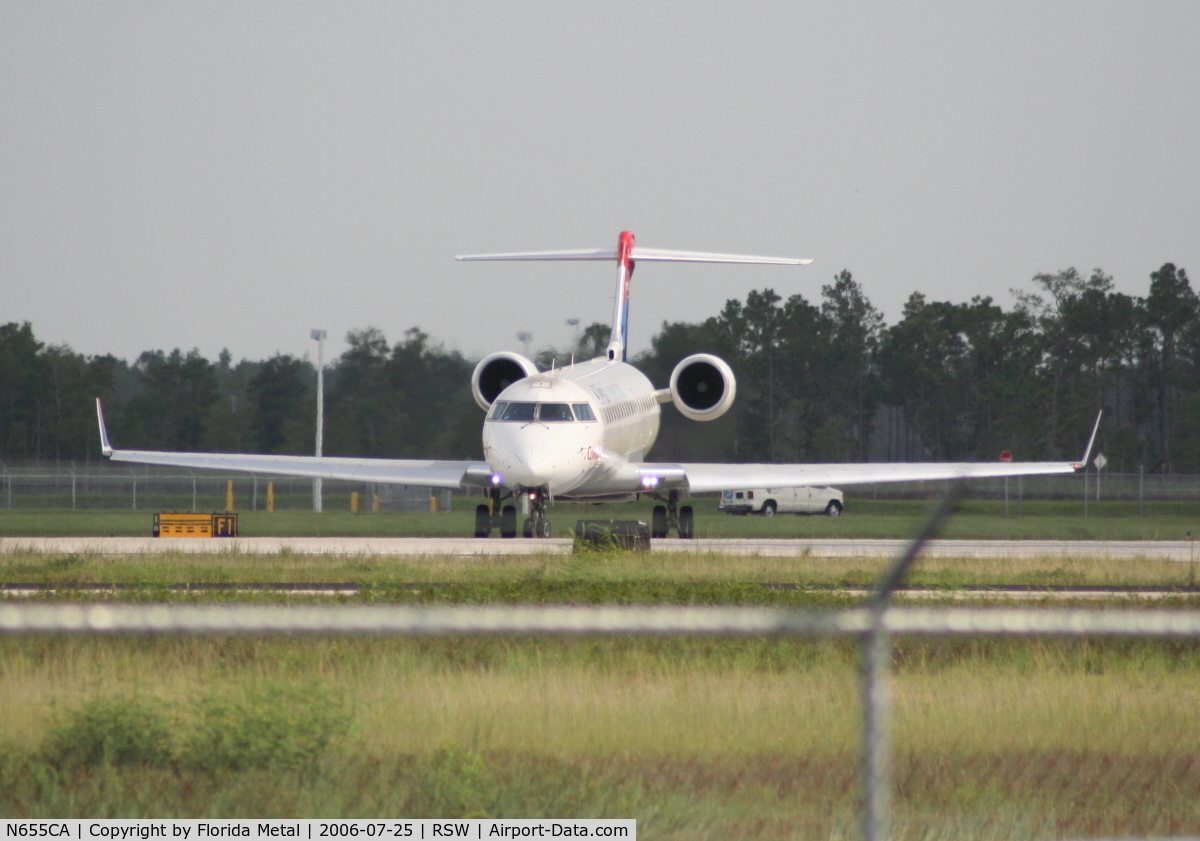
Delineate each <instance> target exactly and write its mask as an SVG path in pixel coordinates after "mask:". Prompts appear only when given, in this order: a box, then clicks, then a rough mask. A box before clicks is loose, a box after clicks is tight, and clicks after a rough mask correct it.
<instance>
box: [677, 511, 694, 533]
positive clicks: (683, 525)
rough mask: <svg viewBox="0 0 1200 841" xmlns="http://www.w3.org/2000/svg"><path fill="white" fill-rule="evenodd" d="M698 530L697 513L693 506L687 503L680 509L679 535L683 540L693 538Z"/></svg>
mask: <svg viewBox="0 0 1200 841" xmlns="http://www.w3.org/2000/svg"><path fill="white" fill-rule="evenodd" d="M695 532H696V515H695V513H693V511H692V506H690V505H685V506H683V507H682V508H680V509H679V536H680V537H681V538H682V539H683V540H691V539H692V535H693V534H695Z"/></svg>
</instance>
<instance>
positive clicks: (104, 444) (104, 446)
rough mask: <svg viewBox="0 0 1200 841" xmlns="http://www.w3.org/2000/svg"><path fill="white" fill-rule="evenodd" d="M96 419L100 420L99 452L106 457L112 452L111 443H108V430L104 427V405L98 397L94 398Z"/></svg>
mask: <svg viewBox="0 0 1200 841" xmlns="http://www.w3.org/2000/svg"><path fill="white" fill-rule="evenodd" d="M96 419H97V420H98V421H100V452H101V453H103V454H104V456H105V457H106V458H107V457H108V456H111V455H112V454H113V448H112V444H110V443H108V430H107V429H105V428H104V407H103V406H102V405H100V398H99V397H97V398H96Z"/></svg>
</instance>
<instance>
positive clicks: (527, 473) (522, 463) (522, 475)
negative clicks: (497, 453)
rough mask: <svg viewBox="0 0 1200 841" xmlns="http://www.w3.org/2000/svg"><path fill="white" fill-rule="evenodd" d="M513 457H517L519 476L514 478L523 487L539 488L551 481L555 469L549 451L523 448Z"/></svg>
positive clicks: (539, 448) (537, 448) (538, 448)
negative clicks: (551, 471) (552, 469)
mask: <svg viewBox="0 0 1200 841" xmlns="http://www.w3.org/2000/svg"><path fill="white" fill-rule="evenodd" d="M513 455H514V456H515V457H516V461H517V474H518V475H517V476H515V477H514V478H515V479H516V480H517V481H518V482H520V483H521V484H522V485H527V486H529V487H537V486H539V485H544V484H546V482H547V481H549V479H550V475H549V474H550V470H551V468H553V467H554V460H553V459H552V458H551V457H550V451H549V450H546V449H543V448H541V447H521V448H520V449H519V450H517V451H516V452H515V453H513Z"/></svg>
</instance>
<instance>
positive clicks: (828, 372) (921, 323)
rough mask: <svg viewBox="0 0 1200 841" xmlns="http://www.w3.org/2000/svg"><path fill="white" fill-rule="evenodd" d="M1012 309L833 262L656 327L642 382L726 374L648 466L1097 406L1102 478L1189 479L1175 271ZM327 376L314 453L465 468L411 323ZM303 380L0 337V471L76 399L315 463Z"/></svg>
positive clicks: (246, 365) (1186, 307) (825, 455)
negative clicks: (715, 407)
mask: <svg viewBox="0 0 1200 841" xmlns="http://www.w3.org/2000/svg"><path fill="white" fill-rule="evenodd" d="M1032 285H1033V288H1034V291H1032V292H1029V291H1017V290H1014V293H1015V295H1016V303H1015V305H1013V306H1012V307H1011V308H1010V309H1007V310H1006V309H1005V308H1003V307H1001V306H1000V305H998V304H996V303H995V302H994V301H993V300H992V299H991V298H983V297H975V298H972V299H971V300H970V301H969V302H967V303H953V302H947V301H930V300H927V299H926V297H925V296H924V295H922V294H921V293H913V294H912V295H911V296H910V297H909V299H908V301H907V302H906V304H905V306H904V310H903V312H902V313H901V317H900V319H899V321H897V322H896V323H895V324H892V325H888V324H886V323H885V321H884V319H883V317H882V316H881V314H880V313H879V311H878V310H877V309H876V308H875V307H874V306H873V305H872V304H871V302H870V301H869V300H868V299H867V297H866V295H865V294H864V293H863V290H862V287H861V285H860V284H859V283H858V282H857V281H856V280H854V278H853V277H852V275H851V274H850V272H848V271H843V272H841V273H840V274H838V275H837V276H835V277H834V278H833V280H832V282H831V283H829V284H828V285H825V286H823V287H822V289H821V294H820V298H819V299H818V300H816V301H809V300H807V299H806V298H805V297H804V296H802V295H793V296H791V297H789V298H787V299H784V298H782V297H780V296H779V295H777V294H776V293H775V292H774V291H773V290H771V289H763V290H755V291H752V292H750V293H749V294H748V295H747V296H746V298H745V300H744V301H742V300H736V299H734V300H729V301H727V302H726V304H725V306H724V308H723V309H722V310H721V312H720V313H718V314H717V315H714V316H712V317H711V318H708V319H706V320H705V321H703V322H700V323H684V322H663V324H662V327H661V329H660V330H659V332H658V333H657V335H655V336H654V338H653V339H652V342H651V348H650V350H648V351H647V352H645V353H643V354H641V355H639V356H638V357H637V358H636V359H635V360H634V364H636V365H637V366H638V367H640V368H641V369H642V370H643V371H644V372H645V373H646V374H647V375H648V376H649V377H650V378H651V380H652V381H653V382H654V383H655V384H656V385H658V386H660V387H661V386H665V385H666V384H667V382H668V379H669V377H670V373H671V369H672V368H673V367H674V366H675V364H676V363H677V362H678V361H679V360H680V359H682V358H683V357H685V356H687V355H689V354H691V353H696V352H700V351H707V352H712V353H715V354H717V355H719V356H721V357H723V358H724V359H726V360H727V361H728V362H729V363H730V365H731V367H732V368H733V369H734V371H735V373H736V375H737V379H738V384H737V389H738V397H737V400H736V402H735V404H734V408H733V409H732V410H731V411H730V412H729V414H728V415H726V416H725V417H724V418H721V419H720V420H717V421H714V422H711V423H695V422H691V421H687V420H685V419H684V418H682V416H680V415H679V414H678V413H677V412H675V411H674V409H672V408H669V407H664V412H663V431H662V433H661V434H660V436H659V442H658V444H657V445H656V447H655V450H654V452H653V457H654V458H655V459H659V460H688V461H698V460H704V461H768V462H793V461H898V460H904V461H923V460H959V459H961V460H993V459H995V458H997V456H998V455H999V453H1000V452H1001V451H1004V450H1007V451H1010V452H1012V453H1013V454H1014V455H1015V457H1016V458H1018V459H1021V460H1036V459H1069V458H1073V457H1076V456H1077V455H1078V454H1079V451H1080V449H1081V447H1082V446H1083V443H1084V439H1085V438H1086V435H1087V433H1088V432H1089V431H1090V429H1091V424H1092V422H1093V420H1094V418H1095V415H1096V413H1097V411H1099V410H1100V409H1104V410H1105V418H1104V422H1103V424H1102V427H1101V436H1100V441H1101V444H1102V446H1103V449H1104V452H1105V454H1106V456H1107V457H1108V459H1109V462H1110V464H1111V467H1110V469H1112V470H1119V471H1134V470H1137V469H1138V467H1139V466H1142V467H1144V468H1145V469H1146V470H1147V471H1148V472H1157V473H1196V472H1200V299H1198V298H1197V295H1196V292H1195V291H1194V290H1193V289H1192V287H1191V284H1190V282H1189V280H1188V278H1187V274H1186V273H1185V271H1184V270H1183V269H1179V268H1176V267H1175V266H1174V265H1172V264H1170V263H1168V264H1165V265H1164V266H1162V267H1161V268H1160V269H1159V270H1158V271H1155V272H1153V273H1151V275H1150V283H1149V287H1148V290H1147V294H1146V296H1145V297H1136V296H1131V295H1126V294H1123V293H1120V292H1116V291H1114V288H1113V282H1112V278H1111V277H1110V276H1108V275H1106V274H1104V273H1103V272H1102V271H1100V270H1095V271H1093V272H1092V273H1091V274H1090V275H1087V276H1085V275H1083V274H1081V273H1079V272H1078V271H1076V270H1075V269H1067V270H1064V271H1060V272H1058V273H1056V274H1039V275H1037V276H1035V277H1034V278H1033V282H1032ZM347 341H348V344H349V348H348V349H347V350H346V352H345V353H343V354H342V355H341V356H340V357H339V358H337V359H336V360H334V361H333V362H332V364H330V365H329V366H328V367H327V369H326V374H325V379H326V389H325V396H326V406H325V444H324V451H325V452H326V453H327V454H329V455H347V456H391V457H397V458H479V457H480V454H481V453H480V446H481V445H480V440H479V430H480V422H481V420H482V413H481V412H480V411H479V409H478V407H477V406H476V405H475V403H474V400H473V399H472V398H471V394H470V376H471V371H472V369H473V366H474V360H470V359H467V358H465V357H464V356H462V354H460V353H458V352H456V351H451V350H446V349H445V348H444V347H443V346H442V345H440V344H438V343H437V342H434V341H431V339H430V337H429V336H428V335H427V334H425V333H423V332H421V331H420V330H418V329H416V328H413V329H410V330H408V331H407V332H406V333H405V334H404V335H403V336H402V337H401V339H400V340H399V341H398V342H396V343H395V344H390V343H389V342H388V340H387V338H386V337H385V336H384V335H383V334H382V333H381V332H380V331H378V330H376V329H374V328H368V329H365V330H357V331H352V332H351V333H350V334H349V335H348V336H347ZM607 342H608V327H607V325H603V324H599V323H597V324H592V325H590V326H589V327H587V328H585V329H584V330H582V331H581V332H580V333H579V335H578V337H577V338H576V340H575V342H574V346H573V347H568V348H547V349H544V350H542V351H541V352H539V353H538V354H537V361H538V362H539V364H540V366H541V367H549V366H550V365H552V364H554V362H555V361H557V362H558V364H565V362H566V360H568V359H569V358H571V357H572V356H574V357H575V358H580V359H583V358H591V357H592V356H597V355H600V354H601V353H603V350H604V348H605V346H606V345H607ZM315 386H316V371H315V368H314V366H313V364H312V363H311V362H310V361H309V360H308V359H301V358H297V357H294V356H290V355H285V354H281V355H276V356H273V357H271V358H270V359H266V360H261V361H252V360H242V361H240V362H238V363H236V364H234V363H233V361H232V359H231V357H230V355H229V353H228V352H222V353H221V354H220V356H219V357H218V358H217V359H216V360H209V359H206V358H205V357H204V356H203V355H201V354H200V353H199V352H198V351H195V350H193V351H190V352H187V353H185V352H183V351H181V350H179V349H176V350H173V351H171V352H169V353H167V352H164V351H147V352H145V353H143V354H141V355H140V356H139V357H138V358H137V359H136V360H134V361H133V362H132V363H130V362H127V361H125V360H121V359H117V358H115V357H114V356H111V355H105V356H90V357H87V356H84V355H82V354H78V353H75V352H74V351H72V350H71V349H70V348H69V347H66V346H62V345H46V344H44V343H42V342H40V341H38V339H37V338H36V336H35V335H34V331H33V328H32V326H31V325H30V324H28V323H20V324H18V323H9V324H4V325H0V459H4V460H6V461H8V462H9V463H12V462H16V461H21V460H25V459H52V460H58V459H96V458H98V457H99V443H98V438H97V434H96V427H95V416H94V411H93V402H92V399H93V398H94V397H95V396H100V397H102V398H104V400H105V406H106V412H107V415H108V417H109V419H110V427H111V428H112V430H113V433H114V437H115V439H116V441H115V443H116V444H117V445H118V446H121V447H127V448H136V449H171V450H191V451H203V450H212V451H240V452H262V453H296V454H303V453H311V452H312V450H313V444H314V435H315V418H314V411H313V405H314V400H315Z"/></svg>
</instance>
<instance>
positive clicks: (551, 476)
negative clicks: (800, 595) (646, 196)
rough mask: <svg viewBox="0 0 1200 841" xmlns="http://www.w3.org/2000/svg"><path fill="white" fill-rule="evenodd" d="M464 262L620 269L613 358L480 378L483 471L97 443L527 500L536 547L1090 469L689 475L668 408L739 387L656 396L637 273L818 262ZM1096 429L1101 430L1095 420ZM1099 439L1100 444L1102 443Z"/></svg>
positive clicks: (490, 516) (714, 363)
mask: <svg viewBox="0 0 1200 841" xmlns="http://www.w3.org/2000/svg"><path fill="white" fill-rule="evenodd" d="M456 259H458V260H613V261H615V262H616V265H617V286H616V296H615V302H614V306H613V316H612V334H611V342H610V344H609V345H608V349H607V351H606V353H605V354H604V355H603V356H600V357H597V358H596V359H591V360H587V361H581V362H578V363H575V362H573V363H572V364H570V365H569V366H567V367H562V368H552V369H550V370H547V371H539V370H538V367H537V365H535V364H534V362H533V361H532V360H530V359H528V358H527V357H525V356H522V355H521V354H519V353H512V352H509V351H503V352H500V353H493V354H491V355H490V356H486V357H484V358H483V359H482V360H480V362H479V364H478V365H477V366H476V367H475V371H474V373H473V374H472V376H471V391H472V393H473V394H474V397H475V402H476V403H478V404H479V408H481V409H482V410H484V411H485V412H486V413H487V415H486V417H485V419H484V422H483V458H484V460H483V461H420V460H414V459H385V458H340V457H336V456H317V457H313V456H284V455H249V454H234V453H212V454H204V453H174V452H149V451H142V450H117V449H113V447H112V445H111V444H110V443H109V440H108V433H107V432H106V430H105V427H104V415H103V411H102V409H101V406H100V401H99V400H97V401H96V411H97V414H98V416H99V421H100V441H101V446H102V449H103V452H104V455H106V456H107V457H108V458H109V459H111V460H112V461H126V462H137V463H140V464H162V465H170V466H172V467H189V468H211V469H217V470H238V471H246V472H251V473H267V474H274V475H286V476H312V477H321V478H325V479H345V480H351V481H363V482H384V483H394V484H403V485H423V486H429V487H435V488H452V489H464V488H468V487H478V488H481V489H482V490H483V491H484V493H485V494H486V495H487V498H488V502H487V503H485V504H481V505H479V506H477V508H476V515H475V534H476V536H477V537H488V536H489V535H491V534H492V533H493V532H494V531H496V530H499V533H500V536H501V537H515V536H516V534H517V508H516V505H515V504H514V503H516V502H517V501H519V500H521V498H522V497H524V498H525V499H526V500H528V511H529V517H528V518H527V519H526V520H525V522H524V528H523V532H524V535H525V536H526V537H534V536H536V537H549V536H550V524H549V522H548V521H547V519H546V506H547V504H548V503H550V502H552V501H553V500H555V499H559V500H566V501H571V502H626V501H630V500H636V499H640V498H642V497H648V498H650V499H652V500H654V501H656V502H657V503H658V504H657V505H655V506H654V509H653V517H652V525H651V535H652V536H653V537H665V536H667V534H668V533H669V532H670V531H675V532H677V533H678V535H679V536H680V537H683V538H689V537H691V536H692V532H693V514H692V508H691V506H688V505H680V504H679V503H680V500H681V499H686V498H687V497H688V496H690V495H692V494H698V493H708V492H713V491H722V490H729V489H735V490H737V489H746V488H760V487H772V488H779V487H804V486H828V485H853V484H862V483H868V482H901V481H912V480H922V479H959V478H983V477H994V476H1023V475H1024V476H1028V475H1035V474H1051V473H1073V472H1075V471H1077V470H1079V469H1081V468H1082V467H1083V465H1085V464H1086V463H1087V459H1088V455H1089V454H1090V452H1091V448H1092V443H1091V442H1089V443H1088V447H1087V452H1086V453H1085V454H1084V458H1083V460H1082V461H1081V462H1078V463H1076V462H1024V463H1012V462H1007V463H1005V462H994V463H980V462H968V463H964V462H957V463H947V462H920V463H907V464H901V463H883V464H683V463H679V464H677V463H669V462H655V461H647V460H646V455H647V453H649V452H650V448H651V446H652V445H653V444H654V440H655V438H656V437H657V435H658V428H659V411H660V410H659V406H660V405H661V404H663V403H673V404H674V405H675V407H676V408H677V409H678V410H679V411H680V412H681V413H682V414H683V415H684V416H686V417H688V418H690V419H692V420H695V421H712V420H716V419H717V418H719V417H721V416H722V415H724V414H725V413H726V412H727V411H729V408H730V406H732V405H733V399H734V394H735V391H736V383H735V381H734V376H733V371H732V370H731V369H730V367H729V365H727V364H726V363H725V361H724V360H722V359H720V358H718V357H716V356H713V355H711V354H707V353H697V354H694V355H692V356H689V357H687V358H686V359H683V360H681V361H680V362H679V364H678V365H676V366H675V369H674V370H673V371H672V373H671V380H670V383H669V384H668V386H667V387H666V388H655V386H654V385H653V384H652V383H651V382H650V380H649V379H647V378H646V376H645V375H644V374H642V372H641V371H639V370H638V369H637V368H634V367H633V366H632V365H630V364H629V363H628V362H627V361H626V353H627V347H628V328H629V280H630V277H631V276H632V275H633V268H634V265H635V264H637V263H653V262H691V263H768V264H777V265H805V264H808V263H810V262H812V261H811V260H795V259H787V258H779V257H751V256H743V255H736V254H709V253H700V252H690V251H664V250H659V249H650V248H642V247H640V246H637V245H635V243H634V237H633V234H631V233H629V232H628V231H625V232H622V233H621V235H620V237H619V239H618V241H617V247H616V248H599V249H589V250H581V251H531V252H519V253H509V254H475V255H470V256H461V257H457V258H456ZM1096 423H1097V428H1098V427H1099V419H1097V422H1096ZM1095 437H1096V432H1095V430H1093V431H1092V441H1094V440H1095Z"/></svg>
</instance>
